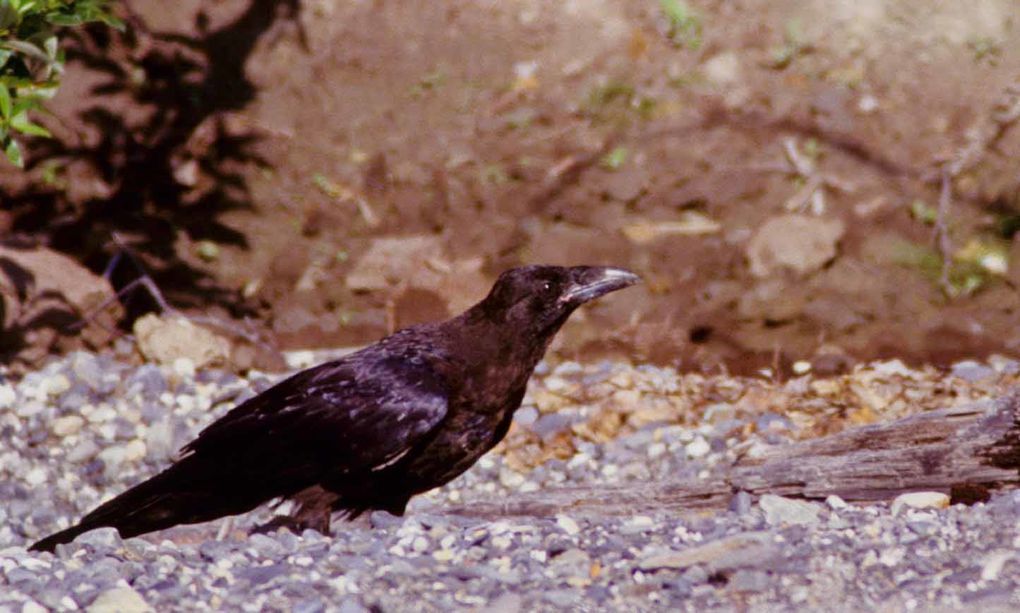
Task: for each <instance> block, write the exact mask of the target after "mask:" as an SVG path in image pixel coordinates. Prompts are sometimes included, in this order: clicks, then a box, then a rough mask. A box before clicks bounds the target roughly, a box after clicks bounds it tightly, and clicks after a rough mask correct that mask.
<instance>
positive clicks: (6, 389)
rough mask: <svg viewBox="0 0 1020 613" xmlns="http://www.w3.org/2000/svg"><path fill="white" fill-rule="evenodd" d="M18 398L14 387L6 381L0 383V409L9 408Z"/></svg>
mask: <svg viewBox="0 0 1020 613" xmlns="http://www.w3.org/2000/svg"><path fill="white" fill-rule="evenodd" d="M17 400H18V394H17V392H15V391H14V388H13V387H11V386H10V385H7V384H6V383H3V384H0V409H9V408H11V407H12V406H14V403H15V402H17Z"/></svg>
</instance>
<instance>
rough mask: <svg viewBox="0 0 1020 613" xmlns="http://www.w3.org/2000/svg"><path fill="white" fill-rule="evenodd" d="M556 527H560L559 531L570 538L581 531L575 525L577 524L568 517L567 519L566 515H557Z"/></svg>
mask: <svg viewBox="0 0 1020 613" xmlns="http://www.w3.org/2000/svg"><path fill="white" fill-rule="evenodd" d="M556 525H557V526H559V527H560V530H563V531H564V532H566V533H567V534H569V535H570V536H573V535H575V534H577V533H578V532H580V531H581V528H580V526H578V525H577V522H576V521H574V520H573V519H571V518H570V517H567V516H566V515H557V516H556Z"/></svg>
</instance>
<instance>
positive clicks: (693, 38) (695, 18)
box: [659, 0, 702, 49]
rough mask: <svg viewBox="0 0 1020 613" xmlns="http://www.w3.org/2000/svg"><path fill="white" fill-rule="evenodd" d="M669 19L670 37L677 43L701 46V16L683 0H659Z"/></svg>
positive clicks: (690, 46) (691, 47)
mask: <svg viewBox="0 0 1020 613" xmlns="http://www.w3.org/2000/svg"><path fill="white" fill-rule="evenodd" d="M659 7H660V8H661V9H662V12H663V13H664V14H665V15H666V18H667V19H669V37H670V39H671V40H672V41H673V43H674V44H675V45H678V46H680V47H687V48H690V49H697V48H698V47H700V46H701V31H702V27H701V17H700V16H699V15H698V14H697V13H696V12H695V11H694V10H693V9H691V7H690V6H688V5H687V3H686V2H684V1H683V0H659Z"/></svg>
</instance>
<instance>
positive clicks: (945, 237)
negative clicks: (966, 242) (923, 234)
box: [933, 168, 953, 296]
mask: <svg viewBox="0 0 1020 613" xmlns="http://www.w3.org/2000/svg"><path fill="white" fill-rule="evenodd" d="M952 182H953V179H952V176H951V175H950V170H949V169H948V168H943V169H942V186H941V188H940V189H939V210H938V215H937V216H936V217H935V227H934V230H933V232H934V233H935V234H934V236H935V240H936V244H937V245H938V250H939V255H940V256H941V257H942V273H941V275H940V276H939V283H940V284H941V285H942V291H944V292H945V293H946V295H947V296H952V291H953V286H952V284H951V283H950V281H949V272H950V268H951V265H952V261H953V242H952V239H950V238H949V222H948V220H949V210H950V208H951V207H952V205H953V196H952Z"/></svg>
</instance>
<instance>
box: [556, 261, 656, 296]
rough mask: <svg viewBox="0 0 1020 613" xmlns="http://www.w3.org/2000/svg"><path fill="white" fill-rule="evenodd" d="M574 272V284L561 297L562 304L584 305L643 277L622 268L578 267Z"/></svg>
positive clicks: (632, 283) (628, 285)
mask: <svg viewBox="0 0 1020 613" xmlns="http://www.w3.org/2000/svg"><path fill="white" fill-rule="evenodd" d="M572 272H573V277H574V284H573V286H572V287H570V288H568V289H567V291H566V292H564V294H563V296H562V297H560V302H568V303H571V304H583V303H585V302H588V301H589V300H594V299H595V298H598V297H599V296H604V295H606V294H608V293H609V292H615V291H616V290H618V289H623V288H625V287H630V286H631V285H634V284H635V283H637V282H638V281H640V280H641V277H639V276H637V275H636V274H634V273H632V272H630V271H629V270H624V269H622V268H608V267H596V266H578V267H576V268H574V269H572Z"/></svg>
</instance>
